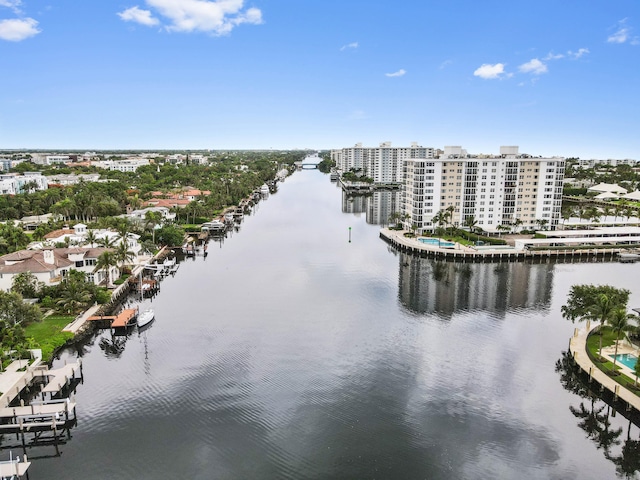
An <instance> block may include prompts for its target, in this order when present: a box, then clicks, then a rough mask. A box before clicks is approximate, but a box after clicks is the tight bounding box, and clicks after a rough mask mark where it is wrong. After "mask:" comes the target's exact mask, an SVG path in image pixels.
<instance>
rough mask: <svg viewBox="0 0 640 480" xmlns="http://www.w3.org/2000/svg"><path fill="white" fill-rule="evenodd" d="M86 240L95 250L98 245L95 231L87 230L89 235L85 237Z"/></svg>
mask: <svg viewBox="0 0 640 480" xmlns="http://www.w3.org/2000/svg"><path fill="white" fill-rule="evenodd" d="M84 240H85V242H86V243H87V244H88V245H89V246H90V247H91V248H94V247H95V246H96V243H98V237H97V236H96V232H95V231H94V230H87V235H86V236H85V238H84Z"/></svg>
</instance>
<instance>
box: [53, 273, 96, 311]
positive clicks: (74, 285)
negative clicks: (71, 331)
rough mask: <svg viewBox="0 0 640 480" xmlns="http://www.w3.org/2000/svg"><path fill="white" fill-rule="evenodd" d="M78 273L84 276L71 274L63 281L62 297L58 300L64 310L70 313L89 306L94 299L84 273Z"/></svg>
mask: <svg viewBox="0 0 640 480" xmlns="http://www.w3.org/2000/svg"><path fill="white" fill-rule="evenodd" d="M72 271H73V270H72ZM77 273H80V274H82V277H81V278H78V276H74V275H69V276H68V277H67V278H66V279H65V281H64V282H63V288H62V291H61V292H60V294H61V297H60V298H59V299H58V301H57V304H58V305H59V306H60V307H61V309H62V311H63V312H64V313H66V314H68V315H72V314H75V313H78V312H79V311H80V310H82V309H84V308H86V307H88V306H89V304H90V303H91V300H92V295H91V290H90V289H89V288H87V282H86V280H84V278H85V275H84V273H82V272H77Z"/></svg>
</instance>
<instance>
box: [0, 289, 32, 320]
mask: <svg viewBox="0 0 640 480" xmlns="http://www.w3.org/2000/svg"><path fill="white" fill-rule="evenodd" d="M40 320H42V315H41V313H40V309H39V308H38V307H36V306H35V305H30V304H28V303H25V302H24V301H23V299H22V295H20V294H19V293H16V292H4V291H2V290H0V321H4V322H7V324H8V325H10V326H16V325H20V324H25V325H27V324H29V323H33V322H39V321H40Z"/></svg>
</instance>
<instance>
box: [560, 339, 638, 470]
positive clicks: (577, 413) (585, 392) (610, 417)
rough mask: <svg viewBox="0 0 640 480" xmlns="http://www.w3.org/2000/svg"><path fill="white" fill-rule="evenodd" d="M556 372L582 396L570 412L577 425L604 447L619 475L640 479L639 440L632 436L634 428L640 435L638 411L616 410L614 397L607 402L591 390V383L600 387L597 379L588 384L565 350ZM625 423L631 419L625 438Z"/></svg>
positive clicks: (605, 455)
mask: <svg viewBox="0 0 640 480" xmlns="http://www.w3.org/2000/svg"><path fill="white" fill-rule="evenodd" d="M556 372H557V373H558V374H559V375H560V383H561V384H562V386H563V387H564V388H565V389H566V390H567V391H569V392H571V393H573V394H574V395H576V396H578V397H580V398H582V399H583V400H581V401H580V404H579V405H578V406H574V405H570V406H569V411H570V412H571V413H572V415H573V416H574V417H575V418H576V419H577V420H578V423H577V425H578V427H579V428H580V429H581V430H583V431H584V433H585V436H586V438H587V439H589V440H591V441H592V442H593V444H594V445H595V446H596V448H597V449H598V450H602V453H603V455H604V457H605V458H606V459H607V460H610V461H611V462H613V464H614V465H615V467H616V474H617V475H618V476H619V477H621V478H629V479H631V478H633V479H637V478H640V440H635V439H633V438H632V430H633V431H634V433H633V435H634V436H637V435H639V432H638V427H637V426H636V425H637V424H638V420H639V418H638V413H637V412H635V411H633V410H625V409H622V410H620V411H616V410H615V407H614V405H613V404H612V400H613V399H607V400H608V401H605V399H602V398H600V395H599V394H598V393H597V392H594V391H592V390H591V386H592V385H593V387H595V388H598V385H597V384H596V383H595V382H594V383H592V384H591V383H589V381H588V380H587V379H586V375H584V373H583V372H581V370H580V368H579V367H577V366H576V365H575V363H574V362H573V360H572V359H571V356H570V354H569V352H567V351H564V352H562V356H561V357H560V359H559V360H558V361H557V362H556ZM616 414H617V416H616ZM625 416H626V417H625ZM623 422H628V423H627V425H626V430H627V432H626V436H625V437H623V435H622V434H623V431H624V426H623Z"/></svg>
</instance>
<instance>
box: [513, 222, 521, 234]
mask: <svg viewBox="0 0 640 480" xmlns="http://www.w3.org/2000/svg"><path fill="white" fill-rule="evenodd" d="M521 226H522V220H520V219H519V218H516V219H515V220H514V221H513V230H514V232H515V233H518V230H520V227H521Z"/></svg>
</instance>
